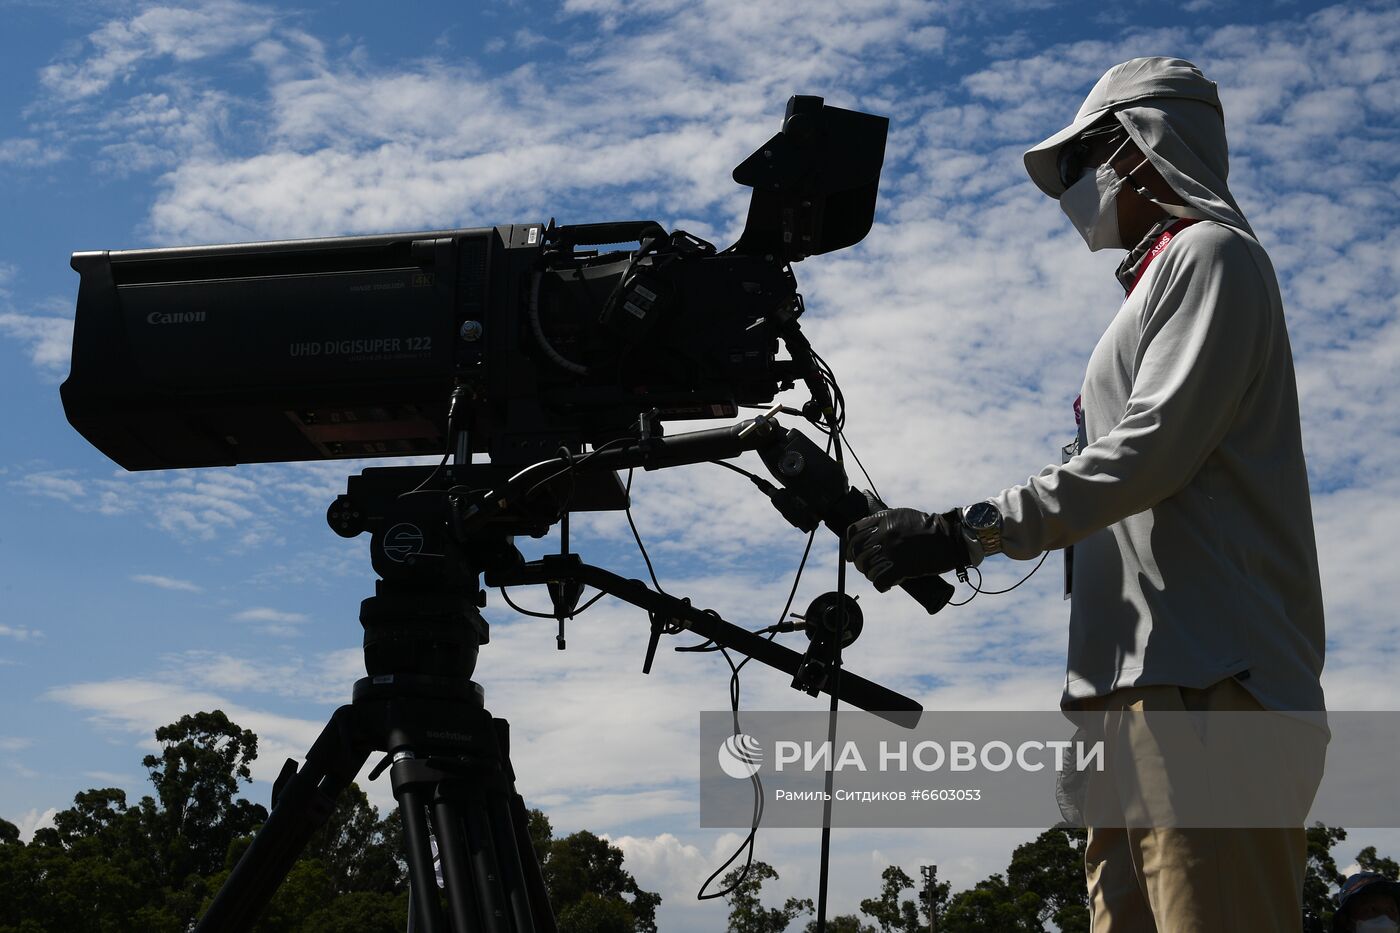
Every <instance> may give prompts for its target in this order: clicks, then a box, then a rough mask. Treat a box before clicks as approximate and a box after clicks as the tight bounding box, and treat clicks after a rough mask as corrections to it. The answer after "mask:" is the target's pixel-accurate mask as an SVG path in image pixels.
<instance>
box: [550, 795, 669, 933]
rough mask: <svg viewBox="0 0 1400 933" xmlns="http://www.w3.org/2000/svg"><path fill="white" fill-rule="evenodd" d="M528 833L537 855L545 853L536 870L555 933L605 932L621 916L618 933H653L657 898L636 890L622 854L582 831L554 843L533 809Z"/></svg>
mask: <svg viewBox="0 0 1400 933" xmlns="http://www.w3.org/2000/svg"><path fill="white" fill-rule="evenodd" d="M535 814H539V815H538V816H536V815H535ZM529 831H530V839H531V843H532V845H533V846H534V848H535V850H536V852H539V851H541V850H543V851H544V852H545V855H544V858H542V859H540V869H541V872H542V873H543V875H544V881H545V887H546V888H547V889H548V890H549V900H550V905H551V906H552V907H553V908H554V915H555V918H556V920H557V921H558V924H559V930H560V933H593V931H597V933H605V931H610V930H612V929H614V926H615V925H616V924H618V923H623V922H624V921H623V920H622V919H621V918H623V917H624V916H625V917H626V918H627V919H626V925H624V926H621V927H617V929H618V930H620V931H621V933H656V908H657V907H659V906H660V905H661V895H659V894H656V893H655V892H653V891H646V890H643V889H642V888H640V887H639V886H638V885H637V879H635V878H633V877H632V874H631V873H630V872H628V871H627V870H626V869H625V868H623V867H622V859H623V854H622V850H621V849H619V848H618V847H617V846H615V845H613V844H612V843H610V842H608V841H607V840H606V839H603V838H601V837H599V836H595V835H594V834H593V833H590V832H588V831H587V830H580V831H578V832H576V833H571V834H570V835H568V836H565V837H564V838H563V839H553V838H551V833H552V829H551V827H550V824H549V820H548V818H547V817H545V815H544V814H543V813H540V812H539V811H538V810H536V811H533V813H532V814H531V817H530V821H529Z"/></svg>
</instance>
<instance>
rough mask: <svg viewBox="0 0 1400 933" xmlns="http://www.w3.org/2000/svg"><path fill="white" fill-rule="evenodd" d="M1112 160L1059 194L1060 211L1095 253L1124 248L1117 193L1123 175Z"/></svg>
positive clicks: (1121, 188) (1121, 186)
mask: <svg viewBox="0 0 1400 933" xmlns="http://www.w3.org/2000/svg"><path fill="white" fill-rule="evenodd" d="M1111 162H1112V160H1111V159H1110V160H1109V161H1108V162H1105V163H1104V164H1103V165H1100V166H1099V167H1098V168H1096V169H1095V170H1094V171H1092V172H1085V173H1084V174H1083V175H1082V176H1080V178H1079V180H1078V181H1076V182H1075V183H1074V184H1072V185H1070V186H1069V187H1068V188H1066V189H1065V193H1064V194H1062V195H1060V210H1062V211H1064V212H1065V216H1066V217H1068V218H1069V222H1070V223H1072V224H1074V229H1076V230H1078V231H1079V235H1080V236H1082V237H1083V238H1084V242H1085V243H1086V244H1088V246H1089V249H1091V250H1093V251H1095V252H1097V251H1098V250H1101V249H1124V248H1125V247H1124V245H1123V237H1122V234H1120V233H1119V232H1118V192H1119V191H1121V190H1123V178H1122V177H1121V176H1120V175H1119V174H1118V173H1117V172H1115V171H1114V170H1113V167H1112V165H1111V164H1110V163H1111Z"/></svg>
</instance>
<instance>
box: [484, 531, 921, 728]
mask: <svg viewBox="0 0 1400 933" xmlns="http://www.w3.org/2000/svg"><path fill="white" fill-rule="evenodd" d="M561 579H568V580H577V581H578V582H580V583H583V584H585V585H587V586H591V587H593V588H594V589H598V590H602V591H603V592H605V593H609V594H611V595H613V596H616V597H617V598H618V599H621V600H622V601H623V602H627V603H631V604H632V605H634V606H637V607H638V608H641V609H645V610H646V611H647V612H648V613H650V614H651V616H652V617H653V619H658V618H659V619H666V620H668V621H673V622H675V623H676V624H677V625H679V626H681V627H682V628H684V629H685V630H686V631H690V632H693V633H695V634H696V635H699V636H700V637H702V638H707V639H709V640H711V641H713V642H714V643H715V644H718V645H722V646H724V647H726V648H733V649H734V650H735V651H738V652H740V653H741V654H745V655H747V656H749V657H751V658H754V659H755V660H757V661H761V662H762V663H764V664H766V665H768V666H769V667H773V668H777V669H778V670H780V671H783V672H785V673H788V674H791V675H793V676H796V675H797V673H798V670H799V668H801V666H802V663H803V655H802V654H801V652H798V651H794V650H792V649H791V648H788V647H786V646H784V645H780V644H778V643H777V642H775V641H771V640H770V639H767V638H764V637H763V636H762V635H757V634H755V633H753V632H750V631H749V630H748V629H745V628H742V627H740V626H738V625H734V624H733V623H732V622H727V621H725V619H723V618H722V617H721V616H719V615H718V614H716V613H715V612H713V611H712V610H705V609H700V608H698V607H696V606H692V605H691V604H690V603H689V601H687V600H683V599H678V598H676V597H674V596H671V595H669V594H666V593H658V592H657V591H656V590H653V589H652V588H651V587H649V586H647V585H646V584H645V583H643V582H642V581H640V580H628V579H624V578H623V577H620V576H618V575H617V574H615V573H612V572H611V571H608V570H604V569H603V568H601V567H595V566H593V565H591V564H585V563H583V561H582V560H581V559H580V558H579V556H578V555H577V554H551V555H547V556H545V557H544V558H542V559H540V560H537V561H531V562H529V563H527V564H523V565H520V566H517V567H513V568H503V569H498V570H490V571H487V573H486V584H487V585H488V586H528V585H532V584H541V583H548V582H550V581H552V580H561ZM653 632H654V633H657V630H656V629H653ZM657 634H659V633H657ZM655 638H656V634H653V643H654V641H655ZM651 651H652V649H649V650H648V663H649V662H650V655H651ZM838 689H839V694H838V698H839V699H841V700H844V701H845V702H847V703H849V704H851V705H852V706H855V707H858V708H860V709H864V710H868V711H869V712H872V713H875V714H876V715H878V716H881V717H883V718H885V719H887V720H889V721H890V722H893V723H895V724H896V725H900V726H904V727H905V728H913V727H914V726H915V725H917V724H918V721H919V715H920V713H922V712H923V707H922V706H920V705H919V704H918V703H916V702H915V701H914V700H911V699H910V698H909V697H906V696H904V695H903V694H900V693H896V692H894V691H893V690H890V689H889V688H887V687H882V686H880V685H879V684H877V683H874V682H872V681H869V680H866V679H865V678H864V677H860V676H858V675H856V674H853V673H851V672H850V671H842V673H841V677H840V681H839V688H838ZM822 690H823V691H825V692H827V693H830V692H831V685H830V683H827V684H824V685H823V686H822Z"/></svg>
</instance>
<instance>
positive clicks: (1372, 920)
mask: <svg viewBox="0 0 1400 933" xmlns="http://www.w3.org/2000/svg"><path fill="white" fill-rule="evenodd" d="M1332 930H1333V933H1396V931H1397V930H1400V884H1397V883H1396V882H1394V881H1391V880H1390V879H1389V878H1386V877H1385V876H1384V875H1378V874H1376V873H1375V872H1373V871H1359V872H1357V873H1356V874H1354V875H1352V876H1351V877H1349V878H1347V880H1346V881H1343V882H1342V889H1341V890H1340V891H1338V892H1337V912H1336V913H1335V914H1333V915H1332Z"/></svg>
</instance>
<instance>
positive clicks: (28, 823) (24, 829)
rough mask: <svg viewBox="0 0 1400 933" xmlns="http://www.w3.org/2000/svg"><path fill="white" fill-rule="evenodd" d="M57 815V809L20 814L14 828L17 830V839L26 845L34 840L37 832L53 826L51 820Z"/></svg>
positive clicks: (51, 808)
mask: <svg viewBox="0 0 1400 933" xmlns="http://www.w3.org/2000/svg"><path fill="white" fill-rule="evenodd" d="M57 815H58V809H57V808H55V807H50V808H49V809H47V810H43V811H40V810H30V811H29V812H27V813H24V814H22V815H21V816H20V817H19V819H17V820H15V821H14V823H15V826H17V827H18V828H19V838H20V841H21V842H23V843H26V844H28V843H29V842H31V841H32V840H33V839H34V833H35V832H36V831H37V830H40V829H45V828H47V827H50V826H53V818H54V817H55V816H57Z"/></svg>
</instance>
